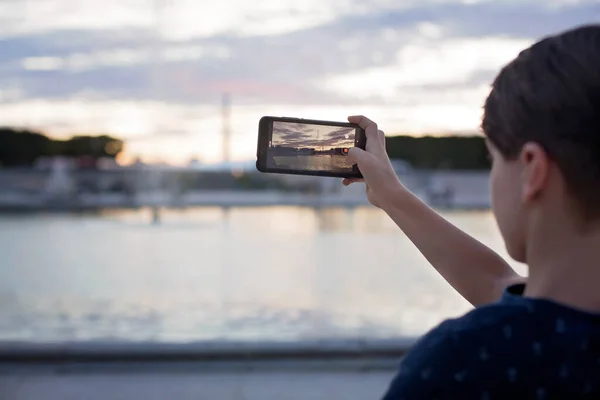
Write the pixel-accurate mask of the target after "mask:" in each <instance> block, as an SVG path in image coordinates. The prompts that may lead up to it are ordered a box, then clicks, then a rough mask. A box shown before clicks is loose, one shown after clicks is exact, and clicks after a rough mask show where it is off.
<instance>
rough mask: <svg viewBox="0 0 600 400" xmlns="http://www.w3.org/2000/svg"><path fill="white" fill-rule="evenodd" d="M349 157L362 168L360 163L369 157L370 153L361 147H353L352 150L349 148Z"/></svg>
mask: <svg viewBox="0 0 600 400" xmlns="http://www.w3.org/2000/svg"><path fill="white" fill-rule="evenodd" d="M347 157H348V159H349V160H350V161H351V162H353V163H354V164H358V166H359V168H360V165H361V164H362V163H364V162H365V160H366V159H367V158H368V157H369V153H367V152H366V151H364V150H363V149H361V148H359V147H351V148H350V150H348V155H347Z"/></svg>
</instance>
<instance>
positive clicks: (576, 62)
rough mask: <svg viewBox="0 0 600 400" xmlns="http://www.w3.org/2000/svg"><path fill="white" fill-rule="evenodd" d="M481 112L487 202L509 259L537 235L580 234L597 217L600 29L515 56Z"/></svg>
mask: <svg viewBox="0 0 600 400" xmlns="http://www.w3.org/2000/svg"><path fill="white" fill-rule="evenodd" d="M484 110H485V115H484V117H483V122H482V128H483V131H484V134H485V135H486V136H487V139H488V144H489V147H490V151H491V153H492V156H493V157H494V166H493V168H492V175H491V195H492V204H493V209H494V213H495V215H496V219H497V221H498V225H499V228H500V230H501V232H502V235H503V237H504V239H505V241H506V245H507V249H508V251H509V253H510V255H511V256H512V257H513V258H515V259H516V260H518V261H523V262H526V261H527V260H526V253H527V243H528V240H530V239H531V237H532V235H535V234H536V231H537V230H541V229H548V228H549V227H554V228H557V229H563V228H564V229H571V228H572V229H578V230H579V232H581V229H585V228H586V227H589V226H590V224H592V223H594V224H595V222H598V220H600V25H590V26H585V27H580V28H577V29H573V30H570V31H567V32H564V33H561V34H559V35H556V36H552V37H548V38H545V39H543V40H541V41H540V42H538V43H536V44H534V45H533V46H531V47H530V48H528V49H526V50H524V51H523V52H521V53H520V54H519V56H518V57H517V58H516V59H515V60H513V61H512V62H511V63H510V64H508V65H507V66H506V67H504V68H503V69H502V71H501V72H500V74H499V75H498V76H497V78H496V79H495V81H494V83H493V88H492V91H491V93H490V95H489V97H488V99H487V100H486V103H485V107H484ZM569 224H570V225H571V227H569V226H567V225H569Z"/></svg>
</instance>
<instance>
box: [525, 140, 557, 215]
mask: <svg viewBox="0 0 600 400" xmlns="http://www.w3.org/2000/svg"><path fill="white" fill-rule="evenodd" d="M519 161H520V162H521V165H522V174H521V185H522V187H521V195H522V200H523V202H524V203H530V202H531V201H533V200H535V199H537V198H538V197H539V196H540V194H541V193H542V191H543V190H544V188H545V187H546V186H547V184H548V172H549V167H550V158H549V157H548V154H547V153H546V151H545V150H544V148H543V147H542V146H540V145H539V144H538V143H533V142H528V143H525V145H524V146H523V148H522V149H521V154H520V156H519Z"/></svg>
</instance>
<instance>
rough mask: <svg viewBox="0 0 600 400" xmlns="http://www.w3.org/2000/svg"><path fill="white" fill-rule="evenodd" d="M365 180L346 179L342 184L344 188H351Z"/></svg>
mask: <svg viewBox="0 0 600 400" xmlns="http://www.w3.org/2000/svg"><path fill="white" fill-rule="evenodd" d="M364 181H365V180H364V179H362V178H344V179H343V180H342V183H343V184H344V186H350V185H351V184H353V183H359V182H364Z"/></svg>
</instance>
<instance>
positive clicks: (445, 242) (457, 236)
mask: <svg viewBox="0 0 600 400" xmlns="http://www.w3.org/2000/svg"><path fill="white" fill-rule="evenodd" d="M382 208H383V210H384V211H385V212H386V213H387V214H388V215H389V216H390V217H391V218H392V220H393V221H394V222H395V223H396V224H397V225H398V227H400V229H401V230H402V231H403V232H404V234H406V236H407V237H408V238H409V239H410V240H411V241H412V243H413V244H414V245H415V246H416V247H417V248H418V249H419V251H420V252H421V253H422V254H423V256H425V258H426V259H427V260H428V261H429V262H430V263H431V265H432V266H433V267H434V268H435V269H436V270H437V271H438V272H439V273H440V274H441V275H442V276H443V277H444V279H446V281H448V283H450V285H452V286H453V287H454V288H455V289H456V290H457V291H458V292H459V293H460V294H461V295H462V296H463V297H464V298H465V299H467V301H469V302H470V303H471V304H473V305H481V304H486V303H490V302H493V301H496V300H498V299H499V298H500V296H501V294H502V291H503V290H504V288H505V287H506V286H508V285H509V284H512V283H515V282H518V281H523V278H522V277H520V276H519V275H518V274H517V273H516V272H515V271H514V270H513V269H512V268H511V267H510V265H508V263H507V262H506V261H505V260H504V259H503V258H502V257H500V256H499V255H498V254H497V253H495V252H494V251H493V250H491V249H490V248H488V247H487V246H485V245H484V244H483V243H481V242H479V241H478V240H476V239H475V238H473V237H471V236H469V235H468V234H467V233H465V232H463V231H462V230H460V229H459V228H457V227H456V226H454V225H452V224H451V223H450V222H448V221H447V220H446V219H444V218H443V217H442V216H441V215H439V214H438V213H436V212H435V211H434V210H432V209H431V208H430V207H428V206H427V205H426V204H425V203H423V202H422V201H421V200H420V199H418V198H417V197H416V196H415V195H413V194H412V193H410V192H408V191H407V190H405V189H402V190H398V191H397V192H396V194H395V195H391V196H389V197H388V201H387V202H386V204H382Z"/></svg>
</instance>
